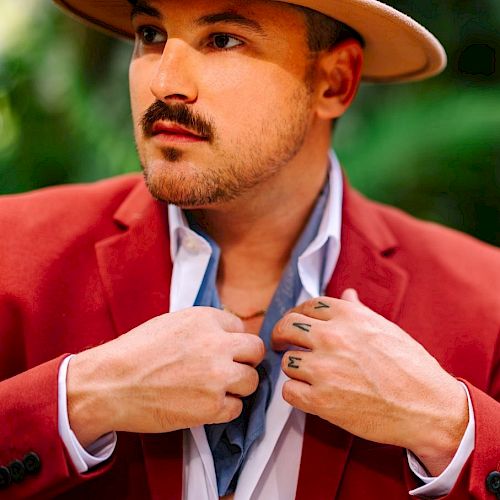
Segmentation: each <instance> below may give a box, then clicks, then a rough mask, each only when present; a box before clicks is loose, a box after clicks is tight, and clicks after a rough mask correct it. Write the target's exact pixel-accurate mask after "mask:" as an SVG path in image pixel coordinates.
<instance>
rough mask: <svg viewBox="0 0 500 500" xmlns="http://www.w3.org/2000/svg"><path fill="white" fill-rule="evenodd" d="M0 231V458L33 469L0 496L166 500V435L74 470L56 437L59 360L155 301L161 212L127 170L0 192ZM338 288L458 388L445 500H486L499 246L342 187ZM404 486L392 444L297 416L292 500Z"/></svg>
mask: <svg viewBox="0 0 500 500" xmlns="http://www.w3.org/2000/svg"><path fill="white" fill-rule="evenodd" d="M0 234H1V237H0V466H6V465H8V464H9V463H11V462H12V461H13V460H18V459H20V460H22V458H23V457H24V456H25V455H26V454H27V453H29V452H32V451H33V452H35V453H36V454H37V455H38V456H39V458H40V461H41V469H40V471H39V472H38V474H27V475H26V476H25V478H24V479H22V480H21V481H20V482H19V483H16V484H12V485H11V486H9V487H7V488H6V489H3V490H0V498H1V499H3V498H9V499H10V498H21V497H26V496H30V495H36V496H37V498H43V497H54V496H56V495H61V497H63V498H66V497H67V498H71V499H78V498H82V499H84V498H85V499H88V498H103V499H104V498H105V499H109V498H120V499H123V498H134V499H142V498H156V499H179V498H180V497H181V490H182V443H181V432H173V433H168V434H163V435H148V436H141V435H137V434H126V433H122V434H120V435H119V438H118V445H117V449H116V452H115V453H114V455H113V458H112V459H111V460H110V461H108V462H107V463H105V464H104V465H102V466H99V467H97V468H96V469H94V470H93V471H92V472H90V473H88V474H84V475H80V474H78V473H77V472H76V471H75V470H74V468H73V466H72V463H71V461H70V459H69V457H68V455H67V453H66V450H65V448H64V445H63V443H62V442H61V440H60V438H59V434H58V430H57V374H58V368H59V365H60V363H61V360H62V359H63V357H64V354H65V353H76V352H79V351H80V350H82V349H85V348H87V347H90V346H94V345H96V344H98V343H101V342H106V341H108V340H110V339H113V338H114V337H116V336H117V335H120V334H122V333H125V332H127V331H129V330H130V329H132V328H134V327H135V326H136V325H138V324H140V323H142V322H144V321H146V320H148V319H149V318H151V317H153V316H156V315H159V314H162V313H165V312H167V311H168V309H169V284H170V276H171V262H170V259H169V255H170V253H169V241H168V227H167V220H166V210H165V206H164V205H163V204H162V203H160V202H157V201H154V200H153V199H152V198H151V196H150V195H149V193H148V191H147V189H146V188H145V186H144V183H143V181H142V180H141V178H140V177H139V176H136V175H132V176H124V177H118V178H115V179H112V180H107V181H103V182H99V183H96V184H92V185H83V186H82V185H80V186H67V187H57V188H50V189H45V190H41V191H37V192H33V193H30V194H23V195H15V196H4V197H2V198H1V199H0ZM347 287H354V288H356V289H357V290H358V291H359V294H360V298H361V300H362V301H363V302H364V303H365V304H367V305H368V306H369V307H371V308H372V309H374V310H375V311H377V312H379V313H380V314H382V315H384V316H385V317H387V318H389V319H390V320H391V321H394V322H396V323H398V324H399V325H400V326H401V327H402V328H403V329H405V330H406V331H407V332H408V333H410V334H411V335H413V336H414V337H415V338H416V339H417V340H418V341H419V342H420V343H422V344H423V345H424V346H425V348H426V349H427V350H428V351H430V352H431V353H432V354H433V355H434V356H435V357H436V358H437V359H438V360H439V362H440V363H441V364H442V366H443V367H444V368H445V369H446V370H448V371H449V372H450V373H452V374H453V375H455V376H457V377H460V378H462V379H463V380H464V381H466V383H467V385H468V387H469V390H470V393H471V396H472V401H473V405H474V411H475V416H476V443H475V450H474V452H473V454H472V456H471V458H470V459H469V461H468V462H467V465H466V466H465V469H464V470H463V472H462V474H461V476H460V478H459V480H458V482H457V484H456V486H455V487H454V489H453V491H452V492H451V493H450V494H449V495H448V496H447V497H446V499H450V500H451V499H466V498H474V499H487V498H490V499H492V500H493V499H494V498H495V497H494V495H493V494H491V493H488V491H487V489H486V478H487V476H488V474H489V473H491V472H492V471H495V470H500V404H499V402H498V400H499V399H500V341H499V329H500V298H499V297H500V295H499V290H500V252H499V251H498V250H496V249H494V248H492V247H490V246H488V245H486V244H483V243H480V242H478V241H476V240H474V239H473V238H470V237H468V236H465V235H463V234H459V233H456V232H454V231H451V230H448V229H444V228H442V227H439V226H437V225H434V224H429V223H423V222H420V221H417V220H415V219H413V218H411V217H409V216H408V215H405V214H404V213H402V212H400V211H399V210H396V209H394V208H390V207H386V206H382V205H379V204H376V203H373V202H371V201H368V200H366V199H365V198H363V197H362V196H361V195H360V194H358V193H356V192H355V191H354V190H352V189H351V188H349V187H348V186H346V187H345V199H344V206H343V225H342V251H341V255H340V260H339V262H338V265H337V268H336V270H335V273H334V276H333V278H332V280H331V282H330V284H329V286H328V289H327V293H328V294H329V295H331V296H339V293H340V292H341V291H342V290H343V289H345V288H347ZM1 471H2V469H1V468H0V472H1ZM4 472H5V471H4ZM0 479H1V474H0ZM414 486H415V483H414V479H413V477H412V475H411V472H410V471H409V469H408V465H407V462H406V459H405V454H404V450H402V449H401V448H398V447H395V446H387V445H380V444H377V443H373V442H369V441H365V440H363V439H359V438H357V437H354V436H352V435H351V434H349V433H347V432H345V431H343V430H342V429H339V428H337V427H335V426H333V425H331V424H329V423H327V422H326V421H322V420H321V419H319V418H317V417H312V416H308V417H307V423H306V431H305V438H304V447H303V452H302V462H301V468H300V474H299V483H298V491H297V497H296V498H298V499H300V500H311V499H314V500H322V499H333V498H337V499H340V500H353V499H355V500H357V499H379V500H388V499H389V500H390V499H400V498H408V490H410V489H411V488H413V487H414ZM377 492H378V493H377ZM266 500H267V499H266Z"/></svg>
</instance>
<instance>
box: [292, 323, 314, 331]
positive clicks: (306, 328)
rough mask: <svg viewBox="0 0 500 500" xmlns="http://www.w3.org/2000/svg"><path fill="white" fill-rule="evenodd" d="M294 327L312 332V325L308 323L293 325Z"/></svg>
mask: <svg viewBox="0 0 500 500" xmlns="http://www.w3.org/2000/svg"><path fill="white" fill-rule="evenodd" d="M293 326H294V327H295V328H298V329H299V330H302V331H303V332H310V331H311V326H312V325H309V324H308V323H293Z"/></svg>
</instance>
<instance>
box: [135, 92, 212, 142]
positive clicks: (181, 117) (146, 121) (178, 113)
mask: <svg viewBox="0 0 500 500" xmlns="http://www.w3.org/2000/svg"><path fill="white" fill-rule="evenodd" d="M160 120H163V121H169V122H173V123H175V124H177V125H180V126H182V127H185V128H188V129H189V130H191V131H193V132H194V133H195V134H198V135H200V136H201V137H203V138H204V139H206V140H208V142H210V143H212V142H213V141H214V139H215V131H214V128H215V127H214V125H213V123H212V122H211V121H210V120H208V119H207V118H204V117H202V116H200V115H199V114H196V113H194V112H193V111H192V110H191V109H189V107H188V106H187V105H186V104H184V103H173V104H166V103H164V102H163V101H156V102H155V103H153V104H152V105H151V106H149V108H148V109H147V111H146V112H145V113H144V116H143V117H142V119H141V122H140V124H141V128H142V131H143V133H144V135H145V136H146V137H152V136H153V126H154V124H155V123H156V122H157V121H160Z"/></svg>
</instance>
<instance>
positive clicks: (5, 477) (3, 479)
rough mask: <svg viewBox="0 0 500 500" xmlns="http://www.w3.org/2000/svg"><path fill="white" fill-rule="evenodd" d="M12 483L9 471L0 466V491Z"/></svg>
mask: <svg viewBox="0 0 500 500" xmlns="http://www.w3.org/2000/svg"><path fill="white" fill-rule="evenodd" d="M11 481H12V478H11V477H10V471H9V469H7V467H4V466H3V465H0V490H3V489H4V488H7V487H8V486H9V485H10V483H11Z"/></svg>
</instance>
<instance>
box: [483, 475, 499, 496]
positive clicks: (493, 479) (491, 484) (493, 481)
mask: <svg viewBox="0 0 500 500" xmlns="http://www.w3.org/2000/svg"><path fill="white" fill-rule="evenodd" d="M486 487H487V488H488V490H489V491H490V492H491V493H495V494H496V496H497V498H500V472H498V471H493V472H490V473H489V474H488V477H487V478H486Z"/></svg>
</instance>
